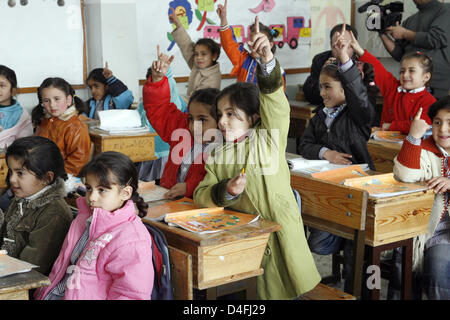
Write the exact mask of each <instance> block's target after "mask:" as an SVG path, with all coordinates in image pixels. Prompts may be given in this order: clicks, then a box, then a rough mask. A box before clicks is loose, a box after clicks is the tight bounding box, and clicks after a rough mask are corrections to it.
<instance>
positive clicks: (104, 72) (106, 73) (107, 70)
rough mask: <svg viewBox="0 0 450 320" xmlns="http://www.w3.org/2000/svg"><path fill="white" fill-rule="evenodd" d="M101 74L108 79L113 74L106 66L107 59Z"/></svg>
mask: <svg viewBox="0 0 450 320" xmlns="http://www.w3.org/2000/svg"><path fill="white" fill-rule="evenodd" d="M103 76H104V77H105V79H109V78H111V77H112V76H113V73H112V71H111V70H109V68H108V61H106V63H105V67H104V68H103Z"/></svg>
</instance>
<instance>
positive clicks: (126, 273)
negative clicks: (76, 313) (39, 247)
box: [34, 197, 154, 300]
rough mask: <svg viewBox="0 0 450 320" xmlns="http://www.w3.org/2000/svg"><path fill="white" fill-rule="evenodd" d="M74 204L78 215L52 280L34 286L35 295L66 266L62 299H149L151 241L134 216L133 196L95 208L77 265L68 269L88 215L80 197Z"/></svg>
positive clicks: (40, 294)
mask: <svg viewBox="0 0 450 320" xmlns="http://www.w3.org/2000/svg"><path fill="white" fill-rule="evenodd" d="M77 206H78V210H79V212H78V216H77V217H76V218H75V220H74V221H73V222H72V224H71V226H70V229H69V232H68V234H67V236H66V238H65V240H64V243H63V246H62V248H61V251H60V253H59V256H58V258H57V259H56V261H55V263H54V265H53V269H52V271H51V273H50V275H49V278H50V281H51V285H50V286H48V287H44V288H40V289H38V290H36V293H35V295H34V297H35V298H36V299H44V298H45V296H46V295H47V294H48V293H49V292H50V291H51V290H52V289H53V288H54V287H55V286H56V285H57V284H58V283H59V282H60V281H61V279H62V278H63V277H64V275H65V273H66V271H67V272H70V273H71V277H70V278H69V279H68V281H67V283H66V291H65V296H64V299H65V300H119V299H133V300H141V299H142V300H143V299H146V300H149V299H150V298H151V292H152V289H153V276H154V274H153V263H152V249H151V248H152V246H151V245H152V243H151V241H152V240H151V237H150V234H149V232H148V231H147V229H146V228H145V226H144V224H143V223H142V221H141V219H140V218H139V217H138V216H137V215H136V209H135V206H134V203H133V201H131V200H128V201H127V203H126V204H125V205H124V206H123V207H122V208H120V209H117V210H116V211H114V212H108V211H106V210H103V209H99V208H96V209H94V212H93V214H92V215H93V217H92V222H91V227H90V230H89V242H88V244H87V245H86V247H85V249H84V250H83V252H82V253H81V254H80V257H79V258H78V261H77V263H76V266H74V267H70V268H69V270H67V268H68V267H69V265H70V256H71V254H72V251H73V249H74V247H75V245H76V243H77V242H78V240H79V239H80V237H81V235H82V234H83V233H84V231H85V230H86V220H87V219H88V218H89V217H90V216H91V212H90V210H89V207H88V206H87V204H86V199H85V198H84V197H83V198H79V199H77Z"/></svg>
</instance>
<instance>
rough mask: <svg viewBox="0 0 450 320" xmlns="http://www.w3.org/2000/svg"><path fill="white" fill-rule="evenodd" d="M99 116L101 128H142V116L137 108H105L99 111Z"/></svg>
mask: <svg viewBox="0 0 450 320" xmlns="http://www.w3.org/2000/svg"><path fill="white" fill-rule="evenodd" d="M98 117H99V119H100V127H99V128H100V129H101V130H107V131H113V130H136V129H137V128H142V123H141V116H140V115H139V112H138V111H137V110H130V109H124V110H118V109H115V110H103V111H99V112H98Z"/></svg>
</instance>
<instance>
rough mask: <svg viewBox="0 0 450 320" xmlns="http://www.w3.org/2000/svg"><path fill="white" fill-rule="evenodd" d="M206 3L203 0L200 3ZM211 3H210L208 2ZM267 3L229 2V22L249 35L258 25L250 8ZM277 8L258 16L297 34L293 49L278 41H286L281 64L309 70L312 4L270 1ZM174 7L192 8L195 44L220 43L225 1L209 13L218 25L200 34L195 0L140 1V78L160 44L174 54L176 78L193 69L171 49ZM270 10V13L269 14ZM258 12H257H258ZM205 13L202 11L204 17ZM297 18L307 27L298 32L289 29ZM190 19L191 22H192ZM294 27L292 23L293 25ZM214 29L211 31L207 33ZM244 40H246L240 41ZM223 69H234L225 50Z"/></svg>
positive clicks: (278, 54)
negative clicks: (170, 14) (221, 9)
mask: <svg viewBox="0 0 450 320" xmlns="http://www.w3.org/2000/svg"><path fill="white" fill-rule="evenodd" d="M201 1H202V0H200V1H199V3H200V2H201ZM206 1H208V0H206ZM264 2H266V1H263V0H247V1H242V0H228V8H227V11H228V14H227V19H228V23H229V25H242V26H243V32H242V33H243V34H244V36H247V28H248V26H250V25H251V24H253V23H254V20H255V16H256V13H254V12H252V11H250V9H254V8H259V6H260V5H261V3H264ZM267 2H269V3H271V4H272V5H273V7H272V8H267V9H266V10H267V11H264V9H263V10H261V11H259V12H258V13H257V14H258V16H259V21H260V22H261V23H263V24H265V25H267V26H269V25H278V27H281V26H280V25H283V26H284V28H285V31H287V32H286V36H287V35H288V33H289V34H292V32H294V31H296V32H297V37H298V38H297V47H296V48H295V49H292V48H291V47H290V46H289V45H288V44H287V43H286V42H284V41H282V39H281V37H279V38H277V39H274V40H275V41H276V43H278V42H279V41H280V42H281V41H282V42H283V47H282V48H279V47H278V48H277V51H276V54H275V55H276V57H277V58H278V60H279V61H280V64H281V66H282V67H283V68H284V69H291V68H309V67H310V63H309V47H310V39H311V37H310V31H311V29H310V28H309V27H310V1H309V0H270V1H267ZM171 3H172V6H175V7H176V6H179V5H183V6H184V7H186V8H188V9H189V8H190V10H187V12H189V11H190V13H188V14H186V16H187V17H188V18H187V20H188V23H189V28H188V29H187V31H188V33H189V35H190V36H191V39H192V40H193V41H194V42H195V41H197V40H198V39H200V38H203V37H204V36H205V32H206V34H207V35H208V37H214V40H215V41H217V42H218V43H220V39H219V35H218V32H217V28H218V27H219V25H220V19H219V17H218V15H217V13H216V8H217V5H218V4H223V3H224V0H218V1H217V2H216V3H215V5H214V11H209V12H206V17H207V19H208V20H209V22H214V23H215V25H212V24H209V23H208V20H206V23H205V24H204V25H203V26H202V28H201V29H200V31H197V28H198V27H199V26H200V24H201V20H200V19H199V18H198V17H197V15H196V9H198V6H197V4H196V1H195V0H158V1H154V0H152V1H149V0H136V13H137V15H136V20H137V26H138V27H137V39H138V40H137V41H138V65H139V73H138V74H139V76H140V79H144V78H145V74H146V70H147V68H148V67H150V66H151V63H152V62H153V61H154V60H155V59H156V46H157V45H158V44H159V45H160V46H161V50H162V51H163V52H165V53H167V54H169V55H174V56H175V60H174V62H173V63H172V68H173V71H174V75H175V76H177V77H185V76H189V74H190V70H189V67H188V66H187V64H186V62H185V61H184V59H183V56H182V55H181V52H180V50H179V49H178V46H177V45H176V44H175V45H174V46H173V47H172V48H171V49H170V50H168V49H169V47H170V45H171V41H170V40H169V39H168V35H167V33H170V32H172V31H173V26H172V25H171V23H170V22H169V18H168V12H169V5H170V4H171ZM269 9H270V11H269ZM258 10H259V9H256V10H254V11H258ZM204 12H205V11H201V12H200V13H201V15H200V17H202V15H203V13H204ZM294 17H302V18H303V19H304V20H303V21H304V24H303V28H299V30H296V29H295V28H290V29H289V28H288V27H287V26H289V23H290V22H292V19H289V18H294ZM189 20H190V21H189ZM291 25H292V23H291ZM207 28H210V31H208V30H207ZM239 40H242V38H239ZM218 61H219V63H220V70H221V73H222V74H229V73H230V72H231V70H232V68H233V66H232V64H231V62H230V60H229V59H228V57H227V55H226V53H225V52H224V51H223V50H222V51H221V53H220V58H219V60H218Z"/></svg>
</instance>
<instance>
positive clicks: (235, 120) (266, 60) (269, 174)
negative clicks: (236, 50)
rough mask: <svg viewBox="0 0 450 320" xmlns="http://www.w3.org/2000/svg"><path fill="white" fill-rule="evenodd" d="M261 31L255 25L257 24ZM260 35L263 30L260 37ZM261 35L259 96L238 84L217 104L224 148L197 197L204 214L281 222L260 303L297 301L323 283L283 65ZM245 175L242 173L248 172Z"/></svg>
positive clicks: (255, 42)
mask: <svg viewBox="0 0 450 320" xmlns="http://www.w3.org/2000/svg"><path fill="white" fill-rule="evenodd" d="M255 25H256V26H258V22H257V21H256V22H255ZM258 31H259V30H258ZM258 31H257V32H256V34H255V36H254V37H253V39H252V41H251V42H249V46H250V47H251V48H252V50H253V51H254V53H256V54H258V55H259V56H260V65H259V66H258V71H257V76H258V86H259V92H258V88H257V87H256V86H254V85H253V84H248V83H236V84H233V85H231V86H229V87H228V88H225V89H224V90H223V91H222V92H221V94H220V95H219V97H218V98H217V100H216V101H217V109H218V110H217V111H218V112H217V113H218V124H219V129H220V130H221V132H222V134H223V136H224V140H225V143H224V145H223V146H221V147H218V148H216V149H215V150H214V151H213V153H212V154H211V156H210V157H209V159H208V160H207V162H206V165H205V169H206V176H205V178H204V180H203V181H202V182H200V184H199V185H198V187H197V188H196V190H195V192H194V201H195V203H196V204H197V205H199V206H204V207H214V206H224V207H229V208H231V209H233V210H237V211H242V212H246V213H250V214H261V217H262V218H263V219H267V220H271V221H274V222H277V223H278V224H280V225H281V230H280V231H277V232H276V233H273V234H272V235H271V236H270V238H269V242H268V244H267V248H266V251H265V254H264V257H263V260H262V268H264V274H263V275H261V276H259V277H258V279H257V291H258V297H259V298H260V299H294V298H296V297H298V296H300V295H301V294H303V293H305V292H307V291H309V290H312V289H313V288H314V287H315V286H316V285H317V284H318V283H319V281H320V275H319V273H318V271H317V269H316V266H315V263H314V260H313V257H312V255H311V252H310V250H309V248H308V245H307V242H306V238H305V234H304V228H303V222H302V218H301V215H300V212H299V209H298V206H297V203H296V200H295V197H294V194H293V191H292V189H291V186H290V172H289V168H288V166H287V163H286V159H285V150H286V143H287V135H288V130H289V114H290V107H289V103H288V100H287V99H286V96H285V94H284V91H283V80H282V77H281V71H280V65H279V63H278V62H277V61H276V60H275V59H274V57H273V54H272V52H271V51H270V44H269V41H268V40H267V37H266V36H265V35H264V34H262V33H259V32H258ZM243 169H245V170H243Z"/></svg>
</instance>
